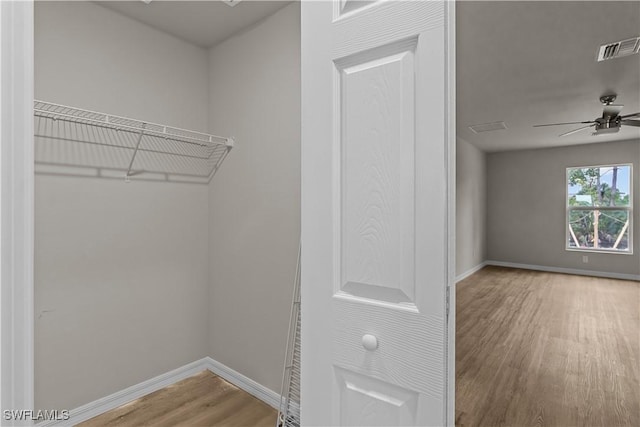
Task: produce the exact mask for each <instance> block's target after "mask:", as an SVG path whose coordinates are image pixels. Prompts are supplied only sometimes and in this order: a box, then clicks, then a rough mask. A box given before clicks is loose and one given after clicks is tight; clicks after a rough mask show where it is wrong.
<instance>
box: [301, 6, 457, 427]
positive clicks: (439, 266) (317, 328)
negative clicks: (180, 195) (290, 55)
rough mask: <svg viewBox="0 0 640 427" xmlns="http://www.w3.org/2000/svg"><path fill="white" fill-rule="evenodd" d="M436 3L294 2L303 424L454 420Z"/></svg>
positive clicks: (444, 109)
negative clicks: (297, 12) (298, 57)
mask: <svg viewBox="0 0 640 427" xmlns="http://www.w3.org/2000/svg"><path fill="white" fill-rule="evenodd" d="M451 12H452V10H451V8H450V6H449V4H448V2H440V1H435V2H427V1H403V2H400V1H393V0H387V1H378V2H376V1H350V0H336V1H333V2H329V1H304V2H303V3H302V278H301V280H302V397H301V412H302V424H303V425H356V426H400V425H408V426H423V425H437V426H440V425H445V424H453V420H452V419H450V417H448V416H447V414H448V413H449V411H450V409H449V411H448V410H447V399H448V398H447V393H448V387H449V386H450V384H448V381H447V378H448V376H447V355H448V350H447V340H448V335H447V308H446V304H447V292H446V290H447V286H448V284H449V281H450V280H451V275H450V271H451V264H452V262H451V259H450V255H449V254H450V250H451V240H452V239H451V236H450V235H449V234H450V233H449V231H450V230H449V222H450V221H449V219H450V213H451V212H452V209H451V206H450V203H451V202H450V199H451V195H450V191H451V188H450V187H451V185H452V182H451V180H450V176H451V170H450V167H449V165H450V163H451V159H450V156H451V149H450V147H451V146H452V145H451V143H450V141H451V138H452V135H453V133H452V120H453V111H454V108H455V107H454V105H453V100H452V86H453V85H454V84H455V81H451V76H453V70H452V69H451V68H452V62H451V60H450V59H451V58H450V57H448V55H453V47H452V45H453V42H452V39H451V34H452V33H453V32H452V26H451V25H452V22H453V16H452V14H451ZM450 399H453V396H450Z"/></svg>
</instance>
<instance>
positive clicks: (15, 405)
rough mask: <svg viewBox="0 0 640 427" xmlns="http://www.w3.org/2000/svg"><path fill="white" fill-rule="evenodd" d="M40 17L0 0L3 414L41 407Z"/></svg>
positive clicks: (21, 4)
mask: <svg viewBox="0 0 640 427" xmlns="http://www.w3.org/2000/svg"><path fill="white" fill-rule="evenodd" d="M33 20H34V14H33V1H32V0H24V1H0V22H1V25H0V64H1V67H0V135H1V137H2V143H1V144H0V196H1V197H0V316H1V319H2V324H1V328H0V406H1V407H2V410H3V411H4V410H5V409H13V410H21V409H23V410H32V409H34V362H33V361H34V358H33V354H34V310H33V307H34V295H33V275H34V274H33V265H34V264H33V262H34V242H33V236H34V234H33V229H34V198H33V188H34V180H35V178H34V148H33V93H34V81H33V76H34V71H33V69H34V45H33V40H34V33H33V31H34V26H33ZM25 142H26V143H25ZM29 142H30V143H29ZM5 421H8V420H5V419H4V413H3V414H2V421H0V423H2V424H4V422H5ZM27 424H30V422H27Z"/></svg>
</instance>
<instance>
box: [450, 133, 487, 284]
mask: <svg viewBox="0 0 640 427" xmlns="http://www.w3.org/2000/svg"><path fill="white" fill-rule="evenodd" d="M486 163H487V162H486V154H485V153H484V152H482V151H480V150H478V149H477V148H476V147H474V146H473V145H471V144H469V143H468V142H466V141H464V140H462V139H458V140H457V145H456V275H458V276H460V275H462V274H464V273H466V272H468V271H469V270H471V269H473V268H474V267H476V266H478V265H479V264H481V263H483V262H484V261H485V260H486V219H487V210H486V196H487V169H486Z"/></svg>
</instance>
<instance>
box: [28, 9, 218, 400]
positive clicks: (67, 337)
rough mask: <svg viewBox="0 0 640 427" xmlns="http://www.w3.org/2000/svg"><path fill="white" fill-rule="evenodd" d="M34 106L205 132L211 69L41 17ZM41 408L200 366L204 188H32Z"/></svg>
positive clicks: (92, 182) (202, 57) (96, 26)
mask: <svg viewBox="0 0 640 427" xmlns="http://www.w3.org/2000/svg"><path fill="white" fill-rule="evenodd" d="M35 43H36V55H35V67H36V69H35V71H36V76H35V85H36V86H35V88H36V97H37V98H39V99H43V100H47V101H51V102H56V103H61V104H66V105H73V106H79V107H84V108H87V109H94V110H97V111H105V112H112V113H114V114H119V115H125V116H130V117H134V118H139V119H144V120H149V121H154V122H159V123H166V124H170V125H174V126H178V127H184V128H190V129H195V130H203V131H204V130H206V129H207V108H208V94H207V91H206V88H207V84H208V79H209V76H208V73H207V68H208V58H207V51H206V50H203V49H199V48H196V47H194V46H191V45H189V44H187V43H184V42H182V41H179V40H177V39H175V38H172V37H170V36H168V35H165V34H163V33H160V32H158V31H155V30H153V29H151V28H149V27H145V26H143V25H141V24H140V23H137V22H135V21H133V20H130V19H128V18H125V17H123V16H121V15H118V14H115V13H113V12H111V11H109V10H107V9H104V8H102V7H100V6H97V5H95V4H92V3H88V2H74V3H72V4H65V3H60V2H55V3H54V2H40V3H38V4H37V5H36V39H35ZM35 203H36V223H35V232H36V235H35V239H36V242H35V243H36V254H35V255H36V256H35V263H36V264H35V305H36V306H35V313H36V330H35V334H36V348H35V358H36V359H35V369H36V372H35V382H36V384H35V386H36V396H35V398H36V406H37V407H38V408H46V409H54V408H58V409H62V408H67V409H71V408H75V407H77V406H79V405H82V404H84V403H87V402H90V401H93V400H95V399H98V398H101V397H104V396H106V395H108V394H110V393H113V392H115V391H118V390H121V389H123V388H125V387H127V386H130V385H133V384H136V383H139V382H140V381H143V380H146V379H148V378H151V377H153V376H156V375H158V374H161V373H164V372H167V371H169V370H171V369H174V368H176V367H179V366H182V365H184V364H186V363H189V362H192V361H194V360H197V359H200V358H202V357H205V356H207V354H208V347H207V342H206V337H207V336H208V323H207V319H208V304H207V300H208V292H209V287H208V269H207V250H208V237H207V227H208V218H207V216H208V188H207V186H206V185H180V184H167V183H160V182H158V183H149V182H135V181H134V182H132V183H130V184H125V183H124V182H123V181H119V180H118V181H108V180H98V179H90V178H78V177H74V178H68V177H49V176H43V175H38V176H36V199H35Z"/></svg>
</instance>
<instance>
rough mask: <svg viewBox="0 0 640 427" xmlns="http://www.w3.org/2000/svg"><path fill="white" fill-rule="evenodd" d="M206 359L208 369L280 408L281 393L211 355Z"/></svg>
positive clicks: (268, 403)
mask: <svg viewBox="0 0 640 427" xmlns="http://www.w3.org/2000/svg"><path fill="white" fill-rule="evenodd" d="M205 360H206V362H207V369H209V370H210V371H211V372H213V373H214V374H216V375H218V376H219V377H221V378H224V379H225V380H227V381H229V382H230V383H231V384H233V385H235V386H236V387H238V388H240V389H242V390H244V391H246V392H247V393H249V394H250V395H252V396H255V397H257V398H258V399H260V400H262V401H263V402H264V403H266V404H267V405H269V406H271V407H273V408H275V409H279V408H280V395H279V394H278V393H276V392H275V391H273V390H271V389H270V388H267V387H265V386H263V385H262V384H259V383H257V382H255V381H254V380H252V379H251V378H248V377H245V376H244V375H242V374H241V373H239V372H237V371H234V370H233V369H231V368H229V367H228V366H226V365H224V364H222V363H220V362H218V361H217V360H213V359H212V358H210V357H205Z"/></svg>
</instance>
